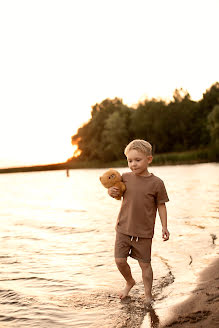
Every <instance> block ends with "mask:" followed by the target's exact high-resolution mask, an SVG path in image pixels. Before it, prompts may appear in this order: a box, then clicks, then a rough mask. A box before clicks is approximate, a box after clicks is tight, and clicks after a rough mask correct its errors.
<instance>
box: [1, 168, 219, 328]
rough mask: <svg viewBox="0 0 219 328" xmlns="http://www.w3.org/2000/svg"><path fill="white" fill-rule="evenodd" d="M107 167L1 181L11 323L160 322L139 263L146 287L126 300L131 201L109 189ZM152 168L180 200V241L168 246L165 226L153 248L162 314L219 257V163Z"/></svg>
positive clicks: (176, 223) (4, 293) (175, 210)
mask: <svg viewBox="0 0 219 328" xmlns="http://www.w3.org/2000/svg"><path fill="white" fill-rule="evenodd" d="M104 171H105V170H103V169H95V170H71V171H70V177H69V178H66V174H65V172H64V171H57V172H36V173H22V174H21V173H20V174H10V175H8V174H4V175H0V181H1V186H2V188H1V191H0V199H1V208H0V219H1V229H0V238H1V249H0V261H1V273H0V303H1V307H2V313H1V315H0V321H1V322H2V323H4V327H15V326H16V327H17V328H18V327H22V328H23V327H47V328H48V327H63V325H64V327H88V326H89V327H99V326H100V324H101V326H103V327H123V326H122V325H124V322H125V323H126V324H129V325H130V324H131V323H132V326H130V327H132V328H134V327H140V325H141V324H142V322H143V320H144V317H145V320H144V326H145V325H146V323H145V322H146V321H147V320H148V322H149V321H150V320H151V319H150V317H149V316H148V314H146V313H145V310H144V307H143V303H142V301H141V296H142V295H143V285H142V281H141V273H140V271H139V268H138V265H137V263H136V262H135V260H133V259H130V261H129V262H130V263H131V266H132V268H133V274H134V276H135V278H136V281H137V285H136V287H135V288H134V289H133V292H132V294H131V298H130V300H129V302H128V303H127V304H126V303H125V304H123V303H121V302H120V301H119V300H118V298H117V296H116V292H117V290H118V289H119V288H120V286H121V285H122V284H123V280H122V278H121V277H120V274H119V273H118V272H117V269H116V267H115V264H114V259H113V247H114V237H115V231H114V226H115V221H116V217H117V214H118V211H119V208H120V205H121V203H120V202H119V201H116V200H114V199H111V198H110V197H109V196H108V195H107V191H106V189H104V188H103V187H102V185H101V184H100V182H99V176H100V175H101V174H102V173H103V172H104ZM119 171H120V172H121V173H122V172H125V171H127V169H126V168H121V169H119ZM151 172H153V173H154V174H155V175H158V176H159V177H160V178H162V179H163V180H164V181H165V184H166V187H167V190H168V194H169V198H170V202H169V203H168V205H167V207H168V216H169V229H170V233H171V238H170V240H169V241H168V242H167V243H165V244H164V243H163V242H162V240H161V225H160V222H159V220H157V222H156V228H155V237H154V241H153V248H152V266H153V269H154V294H155V295H156V302H155V305H154V306H155V308H154V310H155V312H156V313H155V314H156V315H157V314H159V313H160V314H161V313H163V312H162V311H163V309H164V307H165V306H171V304H172V303H175V302H176V300H177V301H181V300H183V299H185V298H186V297H187V295H188V291H189V290H192V289H193V288H194V286H195V284H196V278H197V275H198V272H199V271H200V270H201V269H203V268H204V267H205V266H207V265H208V264H209V261H211V260H212V259H213V258H214V257H215V256H216V254H217V251H218V247H217V244H216V243H215V244H213V243H212V237H211V234H218V233H219V228H218V227H219V224H218V218H219V214H218V213H219V204H218V199H219V188H218V187H219V179H218V176H219V175H218V172H219V165H218V164H214V163H213V164H198V165H192V166H189V165H182V166H166V167H152V168H151ZM179 287H180V288H179ZM168 302H169V303H168ZM103 322H105V326H104V325H103ZM147 325H148V324H147ZM145 327H146V326H145Z"/></svg>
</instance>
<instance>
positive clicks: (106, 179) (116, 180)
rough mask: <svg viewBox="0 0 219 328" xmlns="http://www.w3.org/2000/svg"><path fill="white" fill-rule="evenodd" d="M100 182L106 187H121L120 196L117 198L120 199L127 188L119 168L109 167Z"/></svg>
mask: <svg viewBox="0 0 219 328" xmlns="http://www.w3.org/2000/svg"><path fill="white" fill-rule="evenodd" d="M100 182H101V183H102V185H103V186H104V187H105V188H110V187H117V188H119V196H118V197H115V199H118V200H120V199H121V197H122V195H123V193H124V192H125V190H126V187H125V184H124V182H122V177H121V175H120V173H119V172H118V171H117V170H114V169H109V170H108V171H106V172H105V173H104V174H103V175H102V176H101V177H100Z"/></svg>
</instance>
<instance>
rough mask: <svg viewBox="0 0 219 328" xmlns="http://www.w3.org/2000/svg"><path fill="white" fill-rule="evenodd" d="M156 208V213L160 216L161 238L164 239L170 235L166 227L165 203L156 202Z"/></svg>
mask: <svg viewBox="0 0 219 328" xmlns="http://www.w3.org/2000/svg"><path fill="white" fill-rule="evenodd" d="M157 208H158V213H159V216H160V221H161V224H162V237H163V240H164V241H166V240H168V239H169V237H170V233H169V231H168V229H167V209H166V205H165V203H162V204H158V205H157Z"/></svg>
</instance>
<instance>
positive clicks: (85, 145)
mask: <svg viewBox="0 0 219 328" xmlns="http://www.w3.org/2000/svg"><path fill="white" fill-rule="evenodd" d="M218 104H219V83H218V82H217V83H215V84H214V85H212V86H211V88H210V89H208V90H206V92H205V93H204V94H203V98H202V99H201V100H200V101H198V102H195V101H192V100H191V98H190V95H189V93H188V92H187V91H184V90H183V89H179V90H178V89H176V90H175V91H174V94H173V100H172V101H171V102H169V103H166V102H165V101H163V100H156V99H152V100H148V99H146V100H144V101H143V102H141V103H138V105H137V107H136V108H135V109H133V108H131V107H128V106H127V105H125V104H123V101H122V99H119V98H115V99H105V100H103V101H102V102H101V103H100V104H95V105H94V106H93V107H92V112H91V119H90V121H89V122H87V123H86V124H84V126H82V127H81V128H79V129H78V131H77V133H76V134H75V135H74V136H72V144H77V145H78V148H79V150H80V151H81V154H80V156H79V160H80V161H93V162H95V161H98V162H99V163H108V162H115V161H120V160H123V159H124V158H125V157H124V154H123V150H124V148H125V146H126V145H127V144H128V143H129V142H130V141H131V140H133V139H137V138H138V139H145V140H147V141H149V142H150V143H151V144H152V146H153V151H154V153H156V154H160V153H164V154H165V153H170V152H185V151H190V153H189V154H188V155H186V156H188V160H191V159H189V156H190V155H191V154H192V152H191V151H192V150H196V149H203V148H205V149H206V147H208V146H209V144H210V142H211V141H212V142H211V147H213V148H214V150H213V152H214V153H215V148H216V149H217V147H218V143H219V141H218V140H219V137H218V135H219V121H218V117H219V105H218ZM213 148H212V149H213ZM218 152H219V151H218ZM216 153H217V152H216ZM200 154H203V151H201V153H200ZM200 154H199V155H197V154H196V156H201V155H200ZM209 154H210V153H209ZM209 154H208V155H209ZM208 155H206V151H205V152H204V155H203V156H204V157H208ZM163 156H164V155H163ZM173 156H174V155H173ZM209 156H211V157H212V155H209ZM184 157H185V156H184ZM214 157H215V156H214ZM195 160H200V161H202V158H199V159H198V158H195ZM161 161H162V159H161Z"/></svg>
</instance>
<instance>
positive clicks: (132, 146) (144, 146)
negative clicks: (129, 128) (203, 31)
mask: <svg viewBox="0 0 219 328" xmlns="http://www.w3.org/2000/svg"><path fill="white" fill-rule="evenodd" d="M130 150H137V151H140V152H141V153H143V154H145V155H147V156H151V155H152V146H151V144H150V143H149V142H147V141H145V140H142V139H135V140H133V141H131V142H130V143H129V144H128V145H127V146H126V148H125V150H124V154H125V155H126V156H127V154H128V152H129V151H130Z"/></svg>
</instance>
